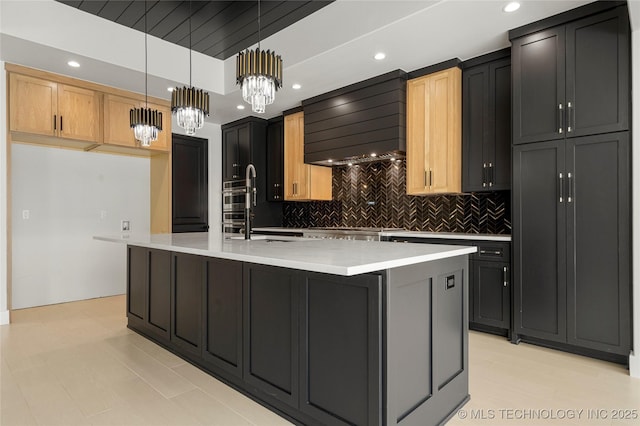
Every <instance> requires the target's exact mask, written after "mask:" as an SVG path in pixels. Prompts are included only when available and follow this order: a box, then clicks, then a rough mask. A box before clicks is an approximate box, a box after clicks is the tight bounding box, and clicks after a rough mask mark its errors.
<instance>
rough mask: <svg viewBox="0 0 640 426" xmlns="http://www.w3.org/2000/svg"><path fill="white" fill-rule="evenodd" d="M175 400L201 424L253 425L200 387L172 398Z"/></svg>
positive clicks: (212, 425) (218, 425)
mask: <svg viewBox="0 0 640 426" xmlns="http://www.w3.org/2000/svg"><path fill="white" fill-rule="evenodd" d="M172 400H173V402H175V403H176V404H177V405H179V406H180V407H182V408H183V409H185V410H186V411H188V412H189V413H191V414H192V415H193V416H194V417H195V418H196V419H197V420H198V421H199V422H200V423H201V424H203V425H211V426H239V425H251V422H249V420H247V419H246V418H244V417H241V416H240V415H238V414H237V413H236V412H234V411H233V410H231V409H230V408H228V407H227V406H225V405H224V404H222V403H221V402H219V401H218V400H217V399H215V398H213V397H212V396H210V395H207V394H206V393H204V392H203V391H202V390H200V389H195V390H192V391H189V392H187V393H184V394H182V395H178V396H176V397H174V398H172Z"/></svg>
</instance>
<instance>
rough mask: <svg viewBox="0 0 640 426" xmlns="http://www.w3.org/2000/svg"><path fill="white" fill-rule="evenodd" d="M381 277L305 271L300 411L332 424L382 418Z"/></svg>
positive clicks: (301, 333)
mask: <svg viewBox="0 0 640 426" xmlns="http://www.w3.org/2000/svg"><path fill="white" fill-rule="evenodd" d="M381 289H382V277H381V276H379V275H365V276H362V277H350V278H341V277H336V276H329V275H324V274H306V276H305V278H304V284H303V285H302V297H301V300H302V304H301V310H300V314H301V316H300V340H301V347H302V348H306V351H301V353H300V357H301V358H300V367H301V368H300V371H301V374H302V375H301V377H300V398H301V399H300V410H301V411H303V412H305V413H308V414H309V415H310V416H312V417H314V418H316V419H318V420H320V421H321V422H322V423H323V424H326V425H331V424H336V425H348V424H356V425H370V424H378V422H379V421H380V418H381V405H380V403H381V401H380V398H379V390H380V387H381V380H382V377H381V362H382V354H381V352H380V351H381V346H380V345H381V342H380V340H379V336H381V312H380V309H379V306H380V305H379V303H380V300H381Z"/></svg>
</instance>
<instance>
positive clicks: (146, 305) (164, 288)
mask: <svg viewBox="0 0 640 426" xmlns="http://www.w3.org/2000/svg"><path fill="white" fill-rule="evenodd" d="M128 261H129V269H128V274H129V278H128V291H127V316H128V318H129V321H130V322H131V324H134V325H137V326H138V327H140V328H141V329H143V330H144V331H145V332H146V333H152V334H153V335H154V336H155V337H158V338H164V339H167V340H168V339H169V322H170V321H169V319H170V315H169V314H170V309H171V305H170V299H169V297H170V282H171V273H170V270H171V260H170V254H169V252H167V251H164V250H155V249H148V248H144V247H129V249H128Z"/></svg>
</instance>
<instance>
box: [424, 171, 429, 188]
mask: <svg viewBox="0 0 640 426" xmlns="http://www.w3.org/2000/svg"><path fill="white" fill-rule="evenodd" d="M423 179H424V186H425V188H426V187H427V186H428V185H427V171H426V170H425V171H424V176H423Z"/></svg>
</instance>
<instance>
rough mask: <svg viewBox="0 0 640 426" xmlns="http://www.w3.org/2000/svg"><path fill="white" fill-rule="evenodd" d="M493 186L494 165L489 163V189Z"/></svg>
mask: <svg viewBox="0 0 640 426" xmlns="http://www.w3.org/2000/svg"><path fill="white" fill-rule="evenodd" d="M492 186H493V163H489V187H492Z"/></svg>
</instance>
